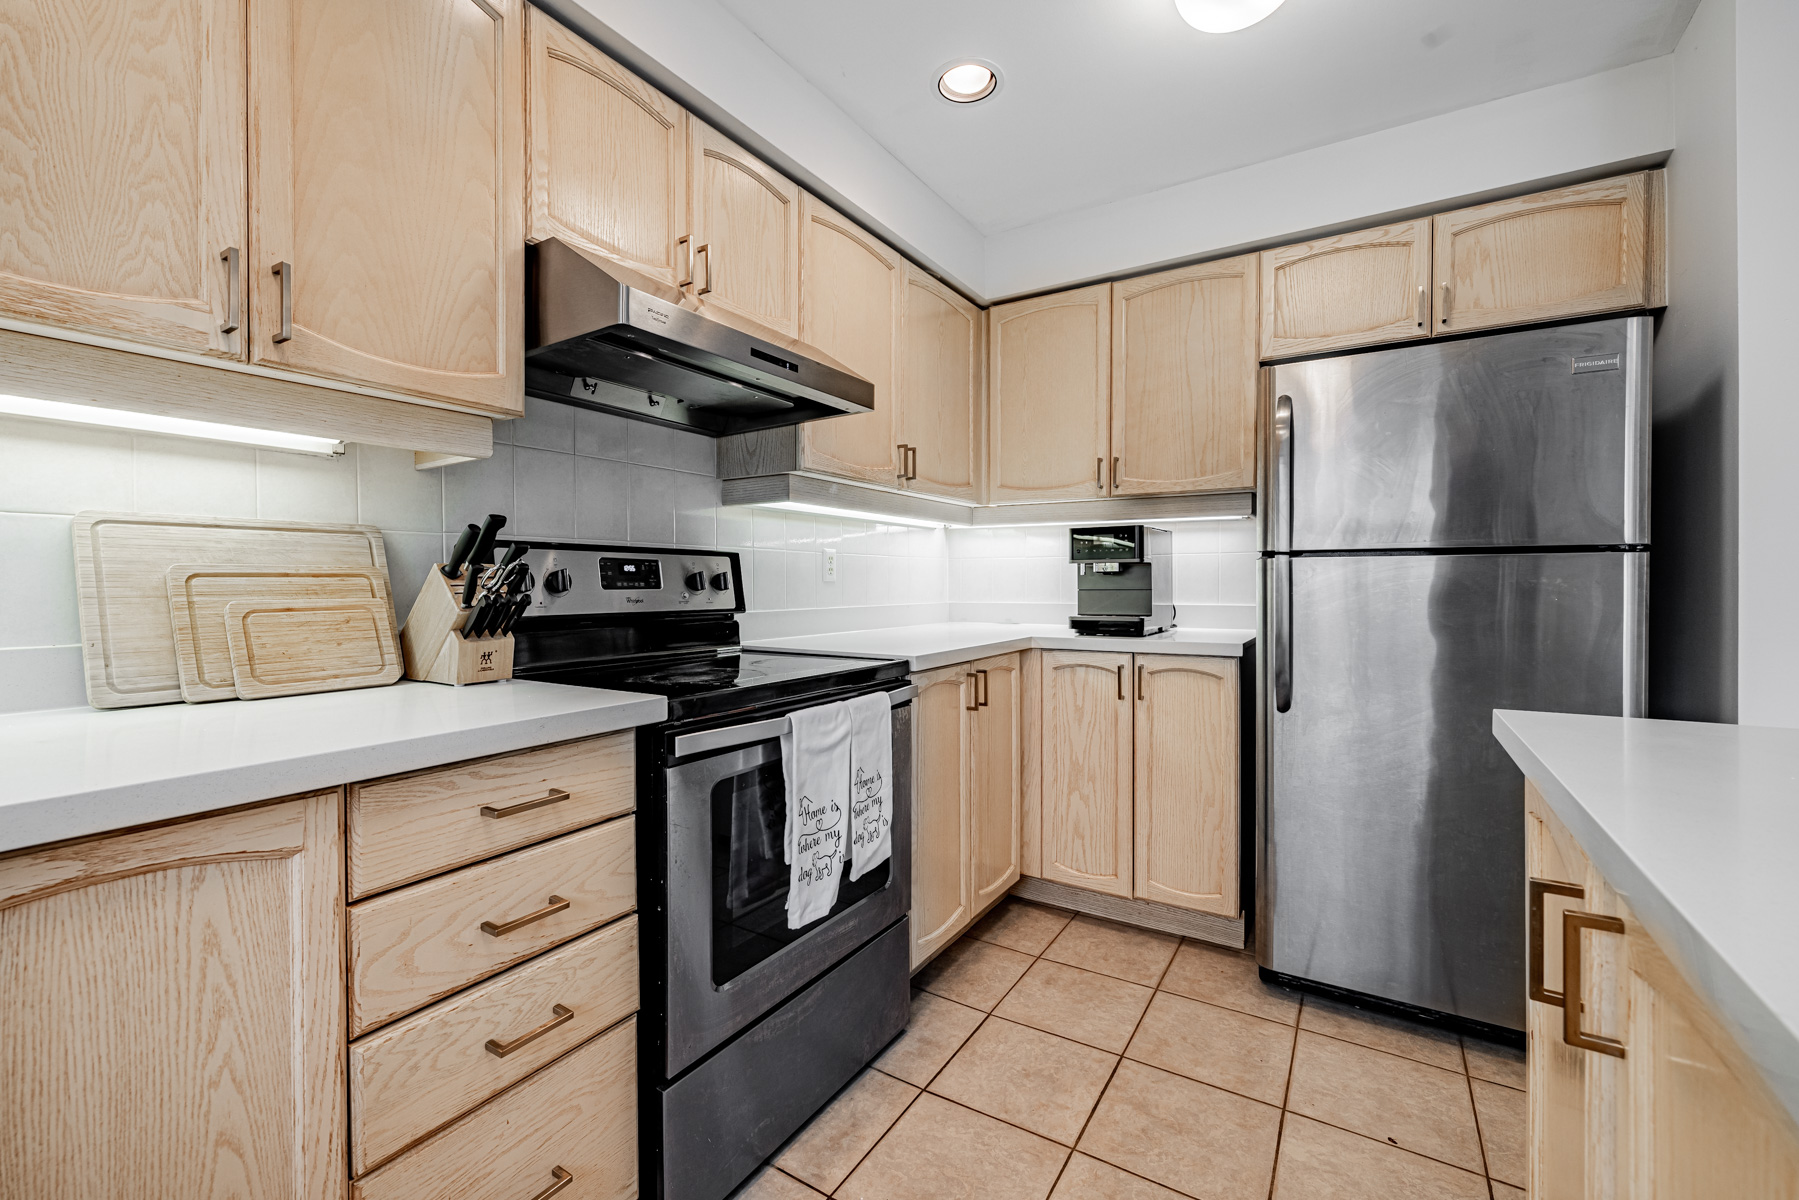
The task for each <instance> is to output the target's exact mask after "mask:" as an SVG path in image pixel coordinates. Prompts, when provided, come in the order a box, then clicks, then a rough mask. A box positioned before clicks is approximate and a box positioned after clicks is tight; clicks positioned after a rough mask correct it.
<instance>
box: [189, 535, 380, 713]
mask: <svg viewBox="0 0 1799 1200" xmlns="http://www.w3.org/2000/svg"><path fill="white" fill-rule="evenodd" d="M167 578H168V589H169V620H170V623H171V624H172V625H173V626H174V634H175V662H176V666H177V667H178V669H179V671H180V674H181V698H182V699H183V700H186V701H187V702H188V703H189V704H199V703H202V702H204V701H207V700H230V699H231V698H233V697H234V696H236V695H237V685H236V683H235V682H234V680H233V675H232V667H231V643H230V641H229V639H227V638H226V636H225V606H226V605H227V604H229V603H231V602H232V601H233V600H269V599H277V598H279V599H285V600H372V601H376V602H378V603H381V604H384V605H386V606H387V609H388V613H389V614H390V616H389V619H388V624H389V626H391V625H392V624H393V623H394V622H393V620H392V616H391V614H392V612H393V601H392V598H391V597H390V596H389V595H388V590H387V577H386V576H385V575H383V574H382V573H381V572H379V571H377V570H375V569H374V568H372V567H211V566H203V565H200V564H197V563H177V564H175V565H174V566H172V567H170V568H169V570H168V575H167Z"/></svg>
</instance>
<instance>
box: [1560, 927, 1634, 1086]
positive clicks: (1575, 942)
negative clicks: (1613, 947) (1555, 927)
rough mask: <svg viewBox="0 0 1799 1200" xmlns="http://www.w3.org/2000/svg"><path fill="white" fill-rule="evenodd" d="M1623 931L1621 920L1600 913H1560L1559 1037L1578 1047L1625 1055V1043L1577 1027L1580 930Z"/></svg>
mask: <svg viewBox="0 0 1799 1200" xmlns="http://www.w3.org/2000/svg"><path fill="white" fill-rule="evenodd" d="M1583 929H1591V930H1593V931H1595V932H1597V933H1623V932H1624V922H1623V921H1620V920H1619V919H1618V918H1617V917H1608V916H1604V915H1602V914H1600V913H1590V912H1576V911H1572V910H1570V911H1568V912H1565V913H1563V914H1562V988H1563V995H1564V997H1566V998H1565V999H1564V1000H1563V1002H1562V1040H1563V1041H1564V1042H1567V1043H1568V1044H1569V1045H1570V1046H1573V1047H1575V1048H1576V1049H1578V1050H1592V1051H1595V1052H1596V1053H1599V1054H1609V1055H1611V1056H1612V1057H1614V1058H1623V1057H1624V1043H1623V1042H1620V1041H1615V1040H1613V1039H1612V1038H1608V1037H1601V1036H1600V1035H1598V1034H1596V1033H1588V1032H1587V1031H1586V1030H1584V1029H1582V1028H1581V1027H1580V1008H1581V1005H1580V957H1581V956H1580V931H1581V930H1583Z"/></svg>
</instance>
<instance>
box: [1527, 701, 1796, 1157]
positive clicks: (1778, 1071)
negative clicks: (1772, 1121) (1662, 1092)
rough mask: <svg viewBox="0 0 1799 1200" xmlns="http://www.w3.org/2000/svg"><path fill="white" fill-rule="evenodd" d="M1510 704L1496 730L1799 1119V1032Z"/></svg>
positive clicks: (1596, 864) (1791, 1114) (1789, 1112)
mask: <svg viewBox="0 0 1799 1200" xmlns="http://www.w3.org/2000/svg"><path fill="white" fill-rule="evenodd" d="M1509 711H1510V710H1507V709H1495V710H1494V711H1493V736H1494V737H1495V738H1497V739H1498V740H1499V744H1500V745H1502V746H1504V747H1505V749H1506V752H1507V753H1508V754H1510V755H1511V756H1512V759H1513V760H1514V761H1515V762H1516V763H1517V764H1518V767H1519V769H1520V770H1522V771H1523V772H1524V775H1525V777H1526V778H1528V779H1530V780H1531V781H1532V782H1533V783H1535V784H1536V785H1537V789H1538V790H1539V791H1540V792H1541V793H1542V794H1543V799H1544V801H1545V802H1546V803H1547V804H1548V805H1549V807H1550V809H1551V810H1552V811H1553V812H1554V813H1555V815H1556V816H1557V817H1558V818H1560V819H1561V821H1562V823H1563V824H1565V825H1566V826H1567V827H1568V832H1569V833H1571V834H1573V835H1574V839H1575V841H1577V842H1579V843H1580V846H1581V849H1583V850H1585V851H1586V852H1587V856H1588V857H1589V858H1590V859H1591V860H1592V862H1593V866H1594V867H1595V868H1596V869H1597V870H1598V871H1599V874H1600V875H1601V876H1603V877H1604V879H1605V881H1606V882H1607V883H1608V884H1610V885H1611V886H1612V887H1613V888H1614V889H1615V890H1616V891H1617V892H1618V893H1619V895H1621V896H1623V897H1624V899H1625V900H1626V901H1627V902H1628V903H1629V904H1630V907H1631V911H1632V912H1633V913H1634V914H1635V915H1636V917H1637V919H1638V920H1639V921H1641V922H1642V923H1643V927H1644V928H1645V929H1646V930H1647V931H1648V933H1649V936H1650V937H1651V938H1652V939H1654V941H1655V943H1656V944H1657V945H1658V946H1660V947H1661V949H1662V952H1663V953H1665V954H1666V955H1667V956H1668V957H1669V958H1670V959H1671V960H1673V962H1674V964H1675V966H1676V968H1677V969H1678V970H1679V971H1680V972H1681V974H1682V975H1683V976H1684V977H1685V978H1686V981H1687V983H1688V984H1689V985H1691V986H1692V988H1693V990H1694V991H1695V992H1697V993H1698V994H1699V995H1700V997H1702V998H1703V999H1704V1000H1705V1001H1706V1002H1707V1003H1708V1004H1709V1005H1711V1007H1712V1009H1713V1010H1714V1012H1715V1013H1716V1015H1717V1016H1718V1017H1719V1019H1720V1020H1722V1021H1723V1022H1724V1025H1725V1027H1726V1028H1727V1029H1728V1030H1729V1031H1730V1033H1731V1035H1732V1036H1733V1037H1735V1038H1736V1040H1737V1044H1738V1047H1739V1049H1741V1050H1742V1051H1743V1053H1744V1055H1745V1056H1746V1057H1747V1058H1748V1059H1749V1060H1750V1061H1751V1062H1753V1063H1754V1064H1755V1067H1756V1069H1757V1070H1758V1071H1759V1072H1760V1073H1761V1077H1762V1081H1763V1082H1764V1083H1765V1084H1767V1086H1768V1088H1769V1089H1770V1090H1771V1091H1772V1092H1773V1093H1774V1095H1775V1098H1776V1099H1778V1100H1779V1102H1780V1103H1781V1105H1782V1106H1783V1107H1784V1108H1785V1109H1786V1111H1787V1115H1788V1117H1790V1118H1791V1119H1792V1120H1793V1121H1794V1122H1795V1123H1796V1124H1799V1038H1796V1037H1795V1036H1794V1033H1793V1031H1792V1030H1790V1029H1788V1028H1787V1026H1786V1023H1785V1022H1784V1021H1782V1020H1781V1019H1780V1017H1779V1015H1778V1014H1777V1013H1776V1012H1775V1011H1774V1010H1773V1008H1771V1007H1770V1006H1769V1005H1768V1002H1767V1001H1766V1000H1764V999H1763V998H1762V997H1761V995H1760V994H1759V993H1758V992H1756V990H1755V989H1754V988H1753V987H1751V986H1750V985H1749V982H1748V981H1747V980H1745V979H1744V978H1743V977H1742V975H1741V974H1739V973H1738V971H1737V970H1736V968H1735V967H1733V966H1732V965H1731V964H1730V962H1729V960H1728V959H1726V958H1725V957H1724V956H1723V955H1722V954H1720V953H1719V952H1718V950H1717V948H1716V947H1714V946H1713V945H1712V944H1711V942H1710V941H1708V940H1707V939H1706V937H1705V936H1704V935H1703V934H1702V933H1700V931H1699V930H1698V929H1697V928H1695V927H1694V925H1693V924H1692V922H1691V921H1690V920H1688V919H1687V916H1686V914H1685V913H1683V912H1682V911H1681V910H1680V907H1679V906H1678V905H1677V904H1675V903H1674V902H1673V901H1672V900H1671V899H1669V898H1668V896H1667V895H1666V893H1665V892H1663V891H1662V889H1661V888H1660V887H1658V886H1657V885H1656V883H1655V881H1654V880H1653V879H1652V878H1650V876H1649V874H1648V872H1646V871H1645V870H1644V869H1643V867H1642V866H1641V865H1640V864H1639V863H1637V861H1636V860H1635V859H1634V858H1632V857H1631V855H1630V853H1629V851H1627V850H1626V849H1625V848H1624V847H1623V846H1622V845H1621V844H1620V843H1619V842H1618V841H1617V839H1616V838H1614V837H1613V836H1612V835H1611V833H1610V832H1609V831H1608V830H1607V829H1606V828H1605V826H1604V825H1602V824H1601V823H1600V822H1599V821H1598V820H1597V819H1595V818H1594V817H1593V815H1592V814H1591V813H1590V812H1588V811H1587V808H1586V806H1585V805H1583V804H1582V803H1581V802H1580V800H1579V798H1578V797H1576V796H1575V795H1574V793H1573V792H1572V791H1571V790H1570V789H1569V788H1568V786H1567V785H1566V784H1565V783H1563V782H1562V780H1561V779H1560V778H1559V777H1558V776H1557V775H1556V774H1555V772H1554V771H1553V770H1551V769H1550V767H1549V765H1548V764H1547V763H1545V762H1544V761H1543V760H1542V758H1540V757H1539V756H1538V755H1537V753H1536V751H1534V750H1533V749H1531V746H1530V743H1529V742H1528V741H1527V740H1526V735H1525V734H1523V733H1520V732H1519V731H1518V730H1516V729H1514V728H1512V726H1511V725H1510V724H1509V723H1508V722H1507V720H1506V717H1507V715H1508V712H1509Z"/></svg>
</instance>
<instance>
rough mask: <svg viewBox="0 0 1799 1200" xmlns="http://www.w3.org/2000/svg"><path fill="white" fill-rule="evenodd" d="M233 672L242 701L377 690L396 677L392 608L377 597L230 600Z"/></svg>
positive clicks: (228, 635)
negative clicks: (351, 690) (367, 689)
mask: <svg viewBox="0 0 1799 1200" xmlns="http://www.w3.org/2000/svg"><path fill="white" fill-rule="evenodd" d="M225 638H226V640H227V641H228V642H229V643H230V646H231V671H232V681H233V685H234V686H235V688H236V689H237V694H238V696H239V697H240V698H242V699H245V700H262V699H266V698H267V697H270V696H298V695H303V694H304V693H307V692H335V691H342V690H344V689H346V688H364V687H382V686H384V685H386V684H390V683H395V682H397V681H398V680H399V678H400V670H401V664H400V651H399V643H398V641H397V639H396V638H395V637H394V622H393V606H392V605H391V604H389V603H388V601H387V600H386V598H385V597H383V598H382V599H380V600H370V599H343V600H281V599H269V600H233V601H231V602H230V603H229V604H227V605H225Z"/></svg>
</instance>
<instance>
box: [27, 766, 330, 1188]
mask: <svg viewBox="0 0 1799 1200" xmlns="http://www.w3.org/2000/svg"><path fill="white" fill-rule="evenodd" d="M340 809H341V803H340V794H339V793H337V792H328V793H324V794H321V795H316V796H308V797H305V798H302V799H297V800H289V801H285V802H282V803H278V804H270V805H264V806H262V807H259V808H251V809H243V810H239V811H237V812H232V813H226V814H223V815H221V816H214V817H207V818H204V819H200V820H195V821H185V822H181V823H178V824H173V825H165V826H161V827H159V828H155V829H151V830H147V831H143V832H139V833H126V834H114V835H109V836H106V837H101V838H95V839H91V840H88V841H82V842H74V843H69V844H65V845H61V846H55V847H51V848H48V849H43V850H29V851H24V852H22V853H19V854H15V855H12V856H10V857H8V858H5V859H0V1112H3V1113H5V1114H6V1115H5V1117H4V1119H3V1120H0V1194H4V1195H6V1196H19V1197H24V1196H32V1197H77V1196H181V1197H185V1198H190V1200H227V1198H228V1197H248V1196H254V1197H258V1198H259V1200H321V1198H323V1197H335V1196H339V1195H341V1194H342V1192H343V1188H344V1183H345V1155H344V1125H345V1088H344V1056H345V1042H344V979H343V911H344V910H343V896H342V887H343V845H342V841H341V838H340V835H339V822H340V820H341V815H340Z"/></svg>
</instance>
